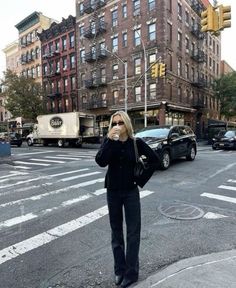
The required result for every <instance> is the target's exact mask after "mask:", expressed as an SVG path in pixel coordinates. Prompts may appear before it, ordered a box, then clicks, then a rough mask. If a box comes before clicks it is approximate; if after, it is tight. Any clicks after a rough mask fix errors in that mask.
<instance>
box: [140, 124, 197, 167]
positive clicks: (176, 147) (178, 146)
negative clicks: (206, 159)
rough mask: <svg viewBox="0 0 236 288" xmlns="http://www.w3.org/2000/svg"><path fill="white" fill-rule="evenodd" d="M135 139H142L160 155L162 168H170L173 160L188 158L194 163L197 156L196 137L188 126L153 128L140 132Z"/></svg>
mask: <svg viewBox="0 0 236 288" xmlns="http://www.w3.org/2000/svg"><path fill="white" fill-rule="evenodd" d="M135 137H138V138H142V139H143V140H144V141H145V142H146V143H147V144H148V145H149V147H151V148H152V149H153V150H154V151H155V152H156V153H157V155H158V157H159V159H160V168H161V169H162V170H166V169H168V168H169V166H170V163H171V161H172V160H173V159H177V158H180V157H186V159H187V160H189V161H193V160H194V159H195V156H196V154H197V143H196V135H195V134H194V132H193V131H192V129H191V128H190V127H188V126H184V125H183V126H182V125H174V126H168V125H166V126H151V127H147V128H144V129H142V130H140V131H138V132H137V133H136V134H135Z"/></svg>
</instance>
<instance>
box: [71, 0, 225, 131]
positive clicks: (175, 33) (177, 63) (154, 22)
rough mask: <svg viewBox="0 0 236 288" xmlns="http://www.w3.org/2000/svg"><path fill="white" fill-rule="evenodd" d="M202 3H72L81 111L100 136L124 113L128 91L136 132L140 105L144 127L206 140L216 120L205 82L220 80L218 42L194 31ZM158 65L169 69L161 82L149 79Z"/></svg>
mask: <svg viewBox="0 0 236 288" xmlns="http://www.w3.org/2000/svg"><path fill="white" fill-rule="evenodd" d="M208 4H209V3H208V1H204V3H203V2H202V1H200V0H179V1H173V0H167V1H161V0H145V1H144V0H142V1H141V0H133V1H124V0H120V1H114V0H96V1H90V0H84V1H82V0H77V1H76V23H77V49H78V50H77V59H78V67H79V68H78V96H79V108H80V109H81V110H86V111H90V112H92V113H95V114H96V115H97V121H98V124H99V127H100V129H101V131H103V130H106V128H107V125H108V119H109V116H110V114H111V113H113V112H114V111H116V110H119V109H124V107H125V102H124V101H125V90H126V89H127V90H128V99H127V107H128V113H129V115H130V117H131V119H132V121H133V124H134V127H135V129H139V128H141V127H143V126H144V118H145V115H144V111H145V106H146V110H147V114H146V117H147V124H148V125H152V124H187V125H190V126H191V127H193V129H194V130H195V131H196V133H197V135H198V137H202V136H203V135H204V130H205V128H206V126H207V121H208V119H211V118H214V119H217V118H218V112H217V111H218V103H217V102H216V101H215V100H214V98H213V96H212V91H211V83H212V81H213V79H214V78H215V77H219V76H220V38H219V37H216V36H214V35H211V34H209V33H201V31H200V30H201V26H200V15H201V12H202V11H203V10H204V9H205V5H208ZM156 61H158V62H161V63H165V64H166V65H167V72H166V77H165V78H156V79H152V78H151V77H150V69H149V68H150V66H151V65H152V64H153V63H155V62H156ZM126 63H127V67H128V69H127V70H128V73H127V77H125V71H124V70H125V69H124V68H125V65H126ZM145 67H146V68H147V79H145V77H144V74H145ZM125 78H127V85H126V86H125V80H126V79H125Z"/></svg>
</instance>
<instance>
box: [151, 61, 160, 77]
mask: <svg viewBox="0 0 236 288" xmlns="http://www.w3.org/2000/svg"><path fill="white" fill-rule="evenodd" d="M158 70H159V64H157V63H156V64H153V65H152V68H151V77H152V78H157V77H158Z"/></svg>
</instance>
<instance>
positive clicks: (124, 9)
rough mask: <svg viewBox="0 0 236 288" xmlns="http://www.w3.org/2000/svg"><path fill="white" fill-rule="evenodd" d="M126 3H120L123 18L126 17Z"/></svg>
mask: <svg viewBox="0 0 236 288" xmlns="http://www.w3.org/2000/svg"><path fill="white" fill-rule="evenodd" d="M127 16H128V15H127V5H126V4H123V5H122V17H123V18H127Z"/></svg>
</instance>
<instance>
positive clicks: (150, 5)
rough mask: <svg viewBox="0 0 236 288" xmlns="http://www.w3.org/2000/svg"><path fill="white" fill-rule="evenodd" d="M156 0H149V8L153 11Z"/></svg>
mask: <svg viewBox="0 0 236 288" xmlns="http://www.w3.org/2000/svg"><path fill="white" fill-rule="evenodd" d="M155 6H156V1H155V0H148V10H149V11H151V10H153V9H155Z"/></svg>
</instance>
